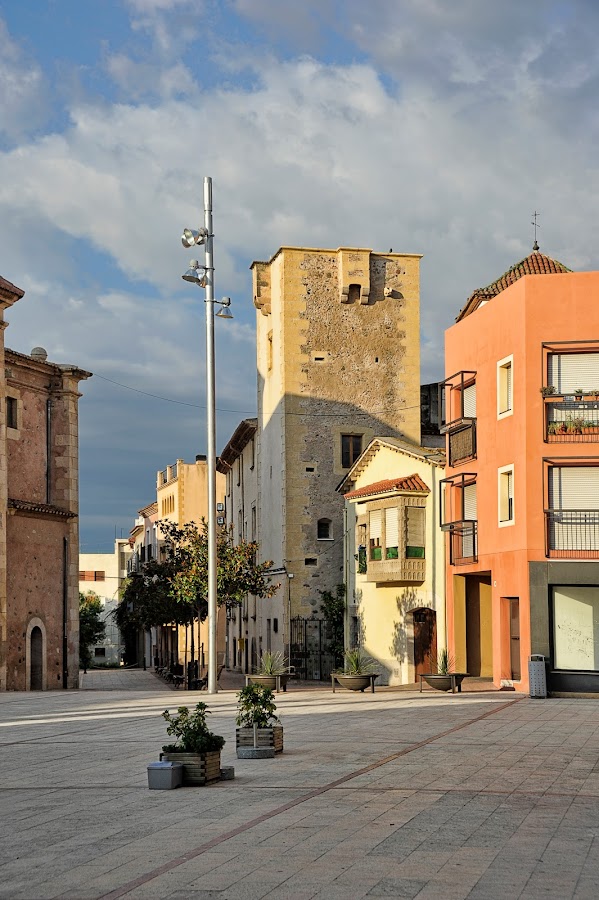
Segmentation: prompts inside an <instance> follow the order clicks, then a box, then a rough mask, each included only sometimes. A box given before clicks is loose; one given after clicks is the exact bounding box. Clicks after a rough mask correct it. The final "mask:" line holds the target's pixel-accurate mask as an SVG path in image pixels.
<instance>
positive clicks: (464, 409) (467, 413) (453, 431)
mask: <svg viewBox="0 0 599 900" xmlns="http://www.w3.org/2000/svg"><path fill="white" fill-rule="evenodd" d="M475 378H476V372H470V371H462V372H456V373H455V375H452V376H451V377H450V378H447V379H446V380H445V381H443V382H442V383H441V384H440V385H439V390H440V393H441V398H442V399H441V403H440V408H441V410H442V417H443V420H445V418H447V419H448V420H449V421H443V422H442V424H441V428H440V431H441V434H446V435H447V436H448V447H447V457H448V463H449V465H450V466H456V465H459V464H460V463H463V462H467V461H468V460H470V459H475V458H476V381H475Z"/></svg>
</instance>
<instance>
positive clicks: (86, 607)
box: [79, 591, 106, 669]
mask: <svg viewBox="0 0 599 900" xmlns="http://www.w3.org/2000/svg"><path fill="white" fill-rule="evenodd" d="M105 635H106V625H105V624H104V622H103V621H102V601H101V600H100V598H99V597H98V595H97V594H94V592H93V591H88V592H87V594H82V593H79V665H80V666H82V667H83V669H87V667H88V666H89V665H90V664H91V648H92V647H93V646H94V644H97V643H98V642H99V641H101V640H103V639H104V637H105Z"/></svg>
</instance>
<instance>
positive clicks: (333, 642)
mask: <svg viewBox="0 0 599 900" xmlns="http://www.w3.org/2000/svg"><path fill="white" fill-rule="evenodd" d="M320 596H321V598H322V600H321V604H320V609H321V612H322V616H323V618H324V620H325V622H326V631H327V639H328V646H329V650H330V652H331V653H332V654H333V657H334V662H335V667H341V666H342V665H343V653H344V650H345V642H344V617H345V585H344V584H338V585H337V587H336V588H335V593H334V594H333V592H332V591H320Z"/></svg>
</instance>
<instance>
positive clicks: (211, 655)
mask: <svg viewBox="0 0 599 900" xmlns="http://www.w3.org/2000/svg"><path fill="white" fill-rule="evenodd" d="M213 237H214V235H213V233H212V178H208V177H206V178H204V227H203V228H199V229H198V230H197V231H193V230H192V229H191V228H185V229H184V231H183V234H182V236H181V242H182V244H183V246H184V247H186V248H189V247H193V246H195V245H202V244H203V245H204V252H205V257H204V264H203V265H200V263H199V262H198V260H197V259H192V260H191V262H190V264H189V269H188V270H187V272H186V273H185V275H183V276H182V278H183V280H184V281H190V282H192V283H193V284H197V285H199V286H200V287H202V288H205V290H206V297H205V300H204V302H205V304H206V442H207V448H206V457H207V466H208V693H209V694H216V692H217V691H218V685H217V683H216V675H217V665H216V662H217V660H216V611H217V603H216V400H215V378H214V304H215V302H216V303H218V304H219V305H220V307H221V308H220V310H219V311H218V312H217V313H216V315H217V316H220V318H222V319H232V318H233V316H232V315H231V313H230V311H229V306H230V305H231V300H230V298H229V297H223V299H222V300H217V301H215V300H214V266H213V265H212V241H213Z"/></svg>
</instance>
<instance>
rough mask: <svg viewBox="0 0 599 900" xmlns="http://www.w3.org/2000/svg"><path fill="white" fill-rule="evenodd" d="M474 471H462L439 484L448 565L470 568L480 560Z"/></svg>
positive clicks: (441, 520)
mask: <svg viewBox="0 0 599 900" xmlns="http://www.w3.org/2000/svg"><path fill="white" fill-rule="evenodd" d="M476 478H477V475H476V473H475V472H460V473H459V474H455V475H450V476H449V477H448V478H444V479H442V480H441V482H440V491H441V496H440V504H439V511H440V523H439V524H440V526H441V530H442V531H445V532H447V533H448V534H449V563H450V565H452V566H467V565H471V564H472V563H475V562H477V561H478V518H477V514H476Z"/></svg>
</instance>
